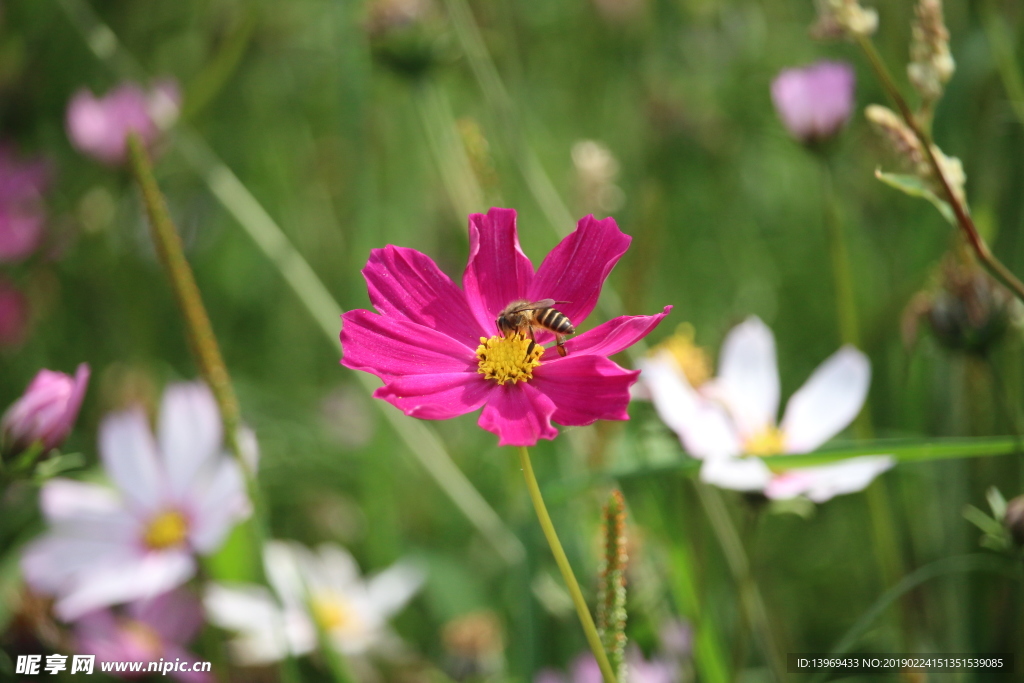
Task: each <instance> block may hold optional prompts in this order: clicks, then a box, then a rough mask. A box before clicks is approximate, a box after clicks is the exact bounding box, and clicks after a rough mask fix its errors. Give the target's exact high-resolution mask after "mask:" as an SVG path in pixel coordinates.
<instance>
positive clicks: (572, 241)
mask: <svg viewBox="0 0 1024 683" xmlns="http://www.w3.org/2000/svg"><path fill="white" fill-rule="evenodd" d="M631 240H632V238H631V237H630V236H629V235H626V234H624V233H623V232H622V231H621V230H619V226H618V225H616V224H615V220H614V219H612V218H605V219H603V220H597V219H596V218H594V217H593V216H585V217H583V218H581V219H580V221H579V223H578V224H577V225H576V229H575V230H574V231H573V232H572V234H570V235H569V236H568V237H566V238H565V239H563V240H562V241H561V242H559V243H558V246H556V247H555V248H554V249H552V250H551V253H550V254H548V255H547V258H545V259H544V262H543V263H541V264H540V268H538V269H537V275H536V276H535V277H534V278H533V284H532V285H530V288H529V290H528V291H529V296H528V297H527V298H529V299H531V300H533V301H539V300H540V299H554V300H555V301H566V302H568V303H560V304H558V306H557V308H558V310H560V311H561V312H562V313H565V314H566V315H567V316H569V320H571V321H572V322H573V324H574V325H579V324H580V323H582V322H583V321H584V320H585V319H586V317H587V316H588V315H590V312H591V311H593V310H594V306H595V305H597V297H598V296H599V295H600V294H601V285H603V284H604V281H605V278H607V277H608V274H609V273H610V272H612V268H614V267H615V264H616V263H617V262H618V260H619V259H620V258H621V257H622V255H623V254H625V253H626V249H628V248H629V243H630V241H631Z"/></svg>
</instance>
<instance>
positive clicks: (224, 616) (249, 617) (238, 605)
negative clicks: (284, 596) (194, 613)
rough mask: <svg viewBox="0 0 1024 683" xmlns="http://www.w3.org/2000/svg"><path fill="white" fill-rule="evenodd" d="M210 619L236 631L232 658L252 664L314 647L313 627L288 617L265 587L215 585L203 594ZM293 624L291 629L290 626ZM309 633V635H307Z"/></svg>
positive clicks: (266, 662) (232, 643)
mask: <svg viewBox="0 0 1024 683" xmlns="http://www.w3.org/2000/svg"><path fill="white" fill-rule="evenodd" d="M203 605H204V606H205V607H206V614H207V618H208V619H209V620H210V622H211V623H213V624H216V625H217V626H220V627H221V628H223V629H226V630H229V631H234V632H235V633H237V634H238V635H237V637H236V638H233V639H232V640H231V642H230V647H231V654H232V658H233V659H235V661H237V662H238V663H240V664H244V665H248V666H252V665H260V664H268V663H270V662H275V661H279V660H281V659H283V658H284V657H285V655H286V654H287V652H288V649H289V646H291V648H292V651H293V653H294V654H303V653H305V652H309V651H310V650H312V648H313V642H312V641H315V635H314V636H313V637H312V639H311V638H310V637H309V636H308V634H309V632H310V631H311V630H312V626H311V625H310V624H307V625H306V626H305V627H303V626H302V625H301V624H300V623H299V620H296V619H295V618H292V619H286V618H285V616H284V614H283V613H282V611H281V608H280V607H279V606H278V604H277V601H276V600H275V599H274V598H273V597H272V596H271V595H270V593H269V591H267V589H265V588H263V587H262V586H245V585H239V586H233V587H230V588H229V587H227V586H223V585H219V584H212V585H210V586H208V587H207V588H206V591H205V594H204V596H203ZM286 623H287V624H291V628H289V627H288V626H286ZM303 632H305V633H306V634H307V635H306V636H303V635H302V633H303Z"/></svg>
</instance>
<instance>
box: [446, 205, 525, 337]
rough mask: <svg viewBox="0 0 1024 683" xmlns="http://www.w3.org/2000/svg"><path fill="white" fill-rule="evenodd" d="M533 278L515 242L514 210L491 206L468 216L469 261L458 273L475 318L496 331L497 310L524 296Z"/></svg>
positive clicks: (487, 328) (484, 326)
mask: <svg viewBox="0 0 1024 683" xmlns="http://www.w3.org/2000/svg"><path fill="white" fill-rule="evenodd" d="M532 280H533V264H532V263H530V259H528V258H527V257H526V254H524V253H523V250H522V248H521V247H520V246H519V236H518V235H517V234H516V212H515V211H514V210H512V209H491V210H490V211H488V212H487V214H486V215H484V214H482V213H474V214H471V215H470V217H469V263H468V265H467V266H466V272H465V274H464V275H463V276H462V286H463V288H464V289H465V290H466V298H467V299H468V300H469V305H470V307H471V308H472V309H473V312H474V313H475V314H476V319H477V321H478V322H479V323H480V325H481V326H483V328H484V329H485V330H489V334H497V331H498V330H497V327H496V326H495V324H494V321H495V320H496V319H497V317H498V313H500V312H501V310H502V309H503V308H505V307H506V306H508V305H509V304H510V303H511V302H513V301H515V300H516V299H522V298H525V297H526V295H527V292H529V291H530V282H531V281H532Z"/></svg>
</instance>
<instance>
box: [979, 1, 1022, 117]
mask: <svg viewBox="0 0 1024 683" xmlns="http://www.w3.org/2000/svg"><path fill="white" fill-rule="evenodd" d="M981 7H982V11H981V19H982V23H983V24H984V26H985V37H986V38H987V39H988V43H989V46H990V47H991V49H992V56H993V57H994V58H995V62H996V67H997V68H998V70H999V77H1000V78H1001V79H1002V81H1003V88H1004V89H1005V90H1006V96H1007V97H1009V98H1010V106H1011V107H1012V108H1013V113H1014V115H1016V117H1017V122H1018V123H1020V125H1022V126H1024V75H1022V74H1021V68H1020V64H1019V63H1018V62H1017V57H1016V55H1015V54H1014V53H1015V49H1014V44H1013V38H1012V37H1011V35H1010V32H1009V27H1008V25H1007V21H1006V19H1005V18H1004V17H1002V16H1000V14H999V11H998V10H997V9H996V4H995V2H994V0H986V1H985V2H983V3H982V5H981Z"/></svg>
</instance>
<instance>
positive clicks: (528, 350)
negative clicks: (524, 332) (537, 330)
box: [526, 327, 537, 358]
mask: <svg viewBox="0 0 1024 683" xmlns="http://www.w3.org/2000/svg"><path fill="white" fill-rule="evenodd" d="M535 348H537V340H536V339H534V337H533V328H532V327H531V328H530V345H529V346H527V347H526V357H527V358H529V357H530V354H531V353H533V350H534V349H535Z"/></svg>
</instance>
